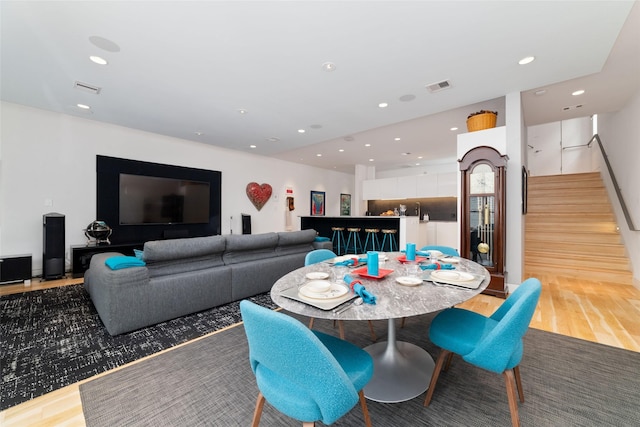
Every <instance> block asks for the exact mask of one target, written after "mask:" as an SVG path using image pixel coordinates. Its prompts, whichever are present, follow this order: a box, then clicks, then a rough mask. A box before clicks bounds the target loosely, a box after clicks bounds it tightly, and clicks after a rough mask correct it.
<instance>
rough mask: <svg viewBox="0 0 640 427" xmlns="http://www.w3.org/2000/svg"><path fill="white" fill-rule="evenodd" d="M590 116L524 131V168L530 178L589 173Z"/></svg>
mask: <svg viewBox="0 0 640 427" xmlns="http://www.w3.org/2000/svg"><path fill="white" fill-rule="evenodd" d="M592 136H593V132H592V123H591V118H590V117H579V118H576V119H571V120H563V121H560V122H553V123H545V124H541V125H536V126H529V128H527V147H528V148H527V152H528V156H527V159H528V162H527V168H528V170H529V173H530V175H531V176H544V175H561V174H572V173H582V172H593V171H594V167H593V166H594V162H593V159H594V158H595V154H597V153H595V152H596V150H597V148H596V147H595V146H594V145H591V146H589V147H587V146H586V144H587V143H588V142H589V140H590V139H591V137H592Z"/></svg>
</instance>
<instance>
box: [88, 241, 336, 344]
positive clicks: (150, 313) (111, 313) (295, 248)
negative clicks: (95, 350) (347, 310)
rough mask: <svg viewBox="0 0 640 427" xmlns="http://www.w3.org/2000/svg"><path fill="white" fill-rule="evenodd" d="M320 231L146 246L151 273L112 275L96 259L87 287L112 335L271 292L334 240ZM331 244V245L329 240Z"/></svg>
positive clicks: (113, 272) (102, 260)
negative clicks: (319, 236) (318, 234)
mask: <svg viewBox="0 0 640 427" xmlns="http://www.w3.org/2000/svg"><path fill="white" fill-rule="evenodd" d="M315 237H316V232H315V230H302V231H293V232H279V233H264V234H255V235H226V236H209V237H194V238H188V239H174V240H158V241H151V242H146V243H145V244H144V251H143V255H142V256H143V259H144V261H145V263H146V266H144V267H132V268H124V269H119V270H111V269H110V268H109V267H107V266H106V265H105V260H106V259H107V258H110V257H113V256H121V255H122V254H120V253H117V252H107V253H102V254H97V255H94V256H93V258H92V259H91V264H90V268H89V270H87V272H86V273H85V276H84V286H85V288H86V289H87V291H88V293H89V295H90V296H91V300H92V301H93V304H94V305H95V307H96V309H97V311H98V314H99V315H100V318H101V319H102V322H103V323H104V325H105V326H106V328H107V331H108V332H109V333H110V334H111V335H118V334H122V333H125V332H129V331H133V330H136V329H139V328H142V327H145V326H150V325H154V324H156V323H160V322H163V321H166V320H170V319H174V318H176V317H180V316H184V315H187V314H190V313H195V312H198V311H202V310H205V309H208V308H212V307H216V306H218V305H221V304H226V303H229V302H232V301H236V300H240V299H243V298H246V297H249V296H252V295H256V294H259V293H263V292H267V291H268V290H269V289H271V287H272V286H273V284H274V283H275V282H276V281H277V280H278V279H279V278H280V277H282V276H283V275H285V274H286V273H288V272H290V271H292V270H294V269H296V268H299V267H302V266H303V265H304V258H305V255H306V254H307V253H308V252H309V251H311V250H313V249H317V248H321V247H326V246H327V242H316V241H315ZM329 244H330V242H329Z"/></svg>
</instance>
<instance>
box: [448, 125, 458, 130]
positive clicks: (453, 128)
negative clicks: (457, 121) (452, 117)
mask: <svg viewBox="0 0 640 427" xmlns="http://www.w3.org/2000/svg"><path fill="white" fill-rule="evenodd" d="M449 130H458V128H457V127H455V126H454V127H452V128H451V129H449Z"/></svg>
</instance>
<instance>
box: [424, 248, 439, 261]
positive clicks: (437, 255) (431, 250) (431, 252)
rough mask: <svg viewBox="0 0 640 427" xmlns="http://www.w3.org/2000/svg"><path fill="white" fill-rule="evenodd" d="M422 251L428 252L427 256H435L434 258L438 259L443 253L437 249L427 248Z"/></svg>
mask: <svg viewBox="0 0 640 427" xmlns="http://www.w3.org/2000/svg"><path fill="white" fill-rule="evenodd" d="M424 252H429V258H433V257H434V256H435V257H436V258H438V259H439V258H440V257H442V255H444V254H443V253H442V252H440V251H437V250H435V249H429V250H426V251H424Z"/></svg>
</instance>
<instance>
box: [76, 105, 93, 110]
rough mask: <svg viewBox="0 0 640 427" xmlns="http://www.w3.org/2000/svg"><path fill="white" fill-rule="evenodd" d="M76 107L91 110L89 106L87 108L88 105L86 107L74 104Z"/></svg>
mask: <svg viewBox="0 0 640 427" xmlns="http://www.w3.org/2000/svg"><path fill="white" fill-rule="evenodd" d="M76 106H77V107H78V108H82V109H83V110H90V109H91V107H89V106H88V105H86V104H76Z"/></svg>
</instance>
